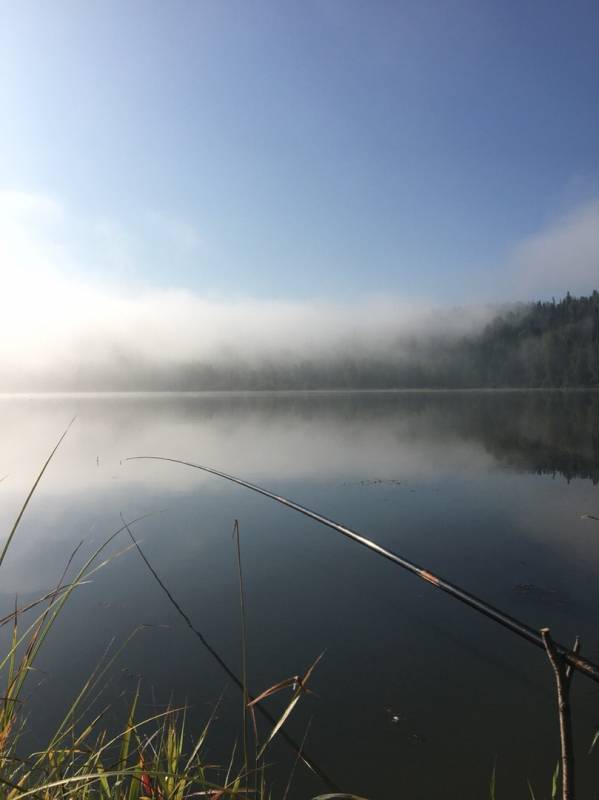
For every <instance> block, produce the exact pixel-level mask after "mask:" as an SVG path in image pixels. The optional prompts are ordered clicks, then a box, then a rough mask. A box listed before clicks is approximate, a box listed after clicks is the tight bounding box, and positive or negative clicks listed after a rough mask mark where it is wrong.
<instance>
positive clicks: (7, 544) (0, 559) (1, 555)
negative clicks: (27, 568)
mask: <svg viewBox="0 0 599 800" xmlns="http://www.w3.org/2000/svg"><path fill="white" fill-rule="evenodd" d="M75 419H76V417H73V419H72V420H71V421H70V422H69V424H68V425H67V427H66V428H65V430H64V432H63V434H62V436H61V437H60V439H59V440H58V441H57V442H56V444H55V445H54V448H53V450H52V452H51V453H50V455H49V456H48V458H47V459H46V461H45V463H44V466H43V467H42V468H41V470H40V472H39V475H38V476H37V478H36V479H35V481H34V482H33V486H32V487H31V489H30V490H29V494H28V495H27V497H26V498H25V502H24V503H23V505H22V506H21V510H20V511H19V513H18V514H17V518H16V519H15V522H14V525H13V526H12V528H11V531H10V533H9V534H8V538H7V539H6V542H5V543H4V547H3V548H2V552H1V553H0V566H2V562H3V561H4V558H5V556H6V553H7V551H8V548H9V547H10V543H11V542H12V540H13V536H14V535H15V533H16V531H17V528H18V527H19V523H20V522H21V520H22V518H23V514H24V513H25V511H26V509H27V506H28V505H29V501H30V500H31V498H32V497H33V494H34V492H35V490H36V489H37V487H38V484H39V482H40V481H41V479H42V478H43V476H44V472H45V471H46V470H47V468H48V466H49V464H50V462H51V461H52V459H53V458H54V455H55V453H56V451H57V450H58V448H59V447H60V445H61V444H62V441H63V439H64V438H65V436H66V435H67V433H68V432H69V429H70V427H71V425H72V424H73V423H74V422H75Z"/></svg>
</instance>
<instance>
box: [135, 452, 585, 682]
mask: <svg viewBox="0 0 599 800" xmlns="http://www.w3.org/2000/svg"><path fill="white" fill-rule="evenodd" d="M126 460H127V461H140V460H151V461H168V462H171V463H172V464H181V465H183V466H185V467H193V468H194V469H200V470H202V471H203V472H208V473H210V474H211V475H216V476H217V477H219V478H224V479H225V480H227V481H231V482H232V483H236V484H238V485H239V486H243V487H244V488H246V489H250V490H251V491H253V492H257V493H258V494H261V495H264V496H265V497H269V498H270V499H271V500H275V501H276V502H277V503H281V505H283V506H286V507H287V508H291V509H293V510H294V511H297V512H299V513H300V514H303V515H304V516H306V517H309V518H310V519H313V520H316V522H320V523H321V524H322V525H326V526H327V527H328V528H332V529H333V530H334V531H337V532H338V533H340V534H342V535H343V536H345V537H347V538H348V539H351V540H352V541H354V542H357V543H358V544H361V545H362V546H363V547H367V548H368V549H369V550H373V551H374V552H375V553H378V555H380V556H382V557H383V558H386V559H387V560H388V561H391V562H392V563H393V564H396V565H397V566H398V567H402V569H405V570H407V571H408V572H411V573H412V574H413V575H416V577H418V578H420V579H421V580H424V581H426V582H427V583H429V584H431V585H432V586H434V587H436V588H437V589H440V590H441V591H442V592H446V593H447V594H449V595H451V596H452V597H455V598H456V599H457V600H461V602H462V603H465V604H466V605H467V606H470V608H473V609H474V610H475V611H478V612H479V613H480V614H484V615H485V616H486V617H489V619H492V620H494V621H495V622H497V623H498V624H499V625H502V626H503V627H504V628H507V629H508V630H510V631H512V633H515V634H516V635H517V636H520V637H521V638H523V639H526V641H528V642H530V643H531V644H534V645H536V646H537V647H539V648H540V649H541V650H545V644H544V642H543V637H542V636H541V633H540V632H539V631H536V630H535V629H534V628H531V627H530V626H529V625H526V624H525V623H524V622H520V620H517V619H516V618H515V617H512V616H510V615H509V614H506V613H505V612H503V611H501V610H500V609H498V608H495V606H492V605H490V604H489V603H486V602H485V601H484V600H481V599H480V597H477V596H476V595H474V594H472V593H471V592H467V591H466V590H465V589H461V588H460V587H459V586H457V585H456V584H455V583H451V582H450V581H447V580H445V579H444V578H441V577H439V576H438V575H434V574H433V573H432V572H429V570H426V569H424V568H423V567H419V566H418V565H417V564H414V563H413V562H412V561H408V559H407V558H403V556H400V555H398V554H397V553H394V552H393V551H392V550H388V549H387V548H385V547H382V546H381V545H380V544H377V543H376V542H374V541H372V539H368V538H367V537H366V536H362V534H360V533H358V532H357V531H354V530H352V529H351V528H348V527H347V526H346V525H341V523H339V522H335V520H333V519H329V517H325V516H324V515H323V514H319V513H318V512H317V511H312V510H311V509H309V508H306V507H305V506H302V505H300V504H299V503H296V502H294V501H293V500H289V499H288V498H287V497H283V496H282V495H279V494H275V492H271V491H269V490H268V489H264V488H263V487H262V486H256V484H254V483H250V482H249V481H245V480H243V479H242V478H238V477H236V476H235V475H229V474H228V473H226V472H221V471H220V470H218V469H214V468H213V467H205V466H202V465H201V464H194V463H193V462H191V461H183V460H181V459H178V458H166V457H165V456H132V457H131V458H128V459H126ZM555 650H556V652H557V653H558V655H559V656H560V657H561V658H562V659H563V660H564V661H565V662H566V663H567V664H569V665H570V666H571V667H572V668H573V669H575V670H578V672H581V673H582V674H583V675H586V676H587V677H588V678H591V680H594V681H595V682H597V683H599V665H597V664H594V663H593V662H592V661H589V660H588V659H586V658H583V657H582V656H580V655H579V654H578V653H575V652H574V651H573V650H570V649H569V648H567V647H564V646H563V645H561V644H558V643H557V642H556V643H555Z"/></svg>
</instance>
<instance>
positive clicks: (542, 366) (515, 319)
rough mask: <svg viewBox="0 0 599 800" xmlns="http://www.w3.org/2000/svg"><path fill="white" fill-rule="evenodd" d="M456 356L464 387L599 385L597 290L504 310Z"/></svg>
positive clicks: (457, 367) (598, 306) (463, 345)
mask: <svg viewBox="0 0 599 800" xmlns="http://www.w3.org/2000/svg"><path fill="white" fill-rule="evenodd" d="M455 358H456V363H455V368H456V370H457V374H456V378H457V379H458V380H459V381H460V383H461V384H462V385H465V386H476V385H478V386H489V387H492V386H506V387H509V386H519V387H556V388H559V387H562V386H599V292H597V291H594V292H593V293H592V295H590V296H589V297H578V298H574V297H571V296H570V294H567V295H566V297H565V298H564V299H563V300H561V301H559V302H555V301H552V302H549V303H540V302H539V303H534V304H532V305H526V306H524V307H522V308H520V309H517V310H513V311H510V312H508V313H505V314H502V315H500V316H498V317H497V318H496V319H494V320H493V322H492V323H491V324H489V325H488V326H487V327H486V328H485V330H484V331H483V333H482V334H481V335H479V336H477V337H474V338H472V339H470V340H465V341H464V342H462V343H460V344H459V345H458V346H457V347H456V352H455ZM448 377H449V376H448Z"/></svg>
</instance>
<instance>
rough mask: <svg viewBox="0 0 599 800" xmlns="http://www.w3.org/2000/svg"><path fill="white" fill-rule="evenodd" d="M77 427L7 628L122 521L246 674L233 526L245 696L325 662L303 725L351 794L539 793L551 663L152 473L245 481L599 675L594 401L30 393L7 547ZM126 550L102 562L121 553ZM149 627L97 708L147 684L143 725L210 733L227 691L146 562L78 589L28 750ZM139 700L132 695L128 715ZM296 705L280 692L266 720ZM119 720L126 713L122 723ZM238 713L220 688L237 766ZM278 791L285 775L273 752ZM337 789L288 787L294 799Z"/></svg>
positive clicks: (188, 479)
mask: <svg viewBox="0 0 599 800" xmlns="http://www.w3.org/2000/svg"><path fill="white" fill-rule="evenodd" d="M73 414H77V420H76V422H75V424H74V426H73V428H72V430H71V432H70V433H69V436H68V438H67V440H66V441H65V443H64V446H63V447H62V448H61V450H60V451H59V454H58V455H57V457H56V460H55V461H54V462H53V463H52V465H51V467H50V469H49V470H48V472H47V475H46V476H45V477H44V479H43V482H42V484H41V485H40V488H39V490H38V492H37V493H36V495H35V497H34V500H33V502H32V504H31V506H30V508H29V510H28V512H27V514H26V516H25V518H24V520H23V523H22V525H21V527H20V529H19V531H18V535H17V538H16V539H15V543H14V546H13V547H12V549H11V550H10V551H9V555H8V557H7V560H6V562H5V564H4V567H3V569H2V573H3V574H2V583H1V587H0V592H1V596H0V601H1V602H2V609H0V611H2V613H6V611H8V610H9V609H10V607H11V606H12V605H13V603H14V595H15V593H18V595H19V597H20V599H21V601H22V602H25V601H26V600H27V599H29V598H33V597H35V596H37V595H38V594H40V593H43V592H44V591H45V590H47V589H48V588H50V587H51V586H52V585H53V584H54V583H55V582H56V580H57V578H58V576H59V575H60V573H61V571H62V569H63V567H64V564H65V562H66V560H67V558H68V556H69V554H70V553H71V551H72V549H73V547H74V546H75V545H76V544H77V543H78V542H79V541H80V540H83V542H84V543H83V546H82V548H81V551H80V552H79V554H78V560H79V561H81V560H82V559H83V558H84V556H85V555H86V554H89V553H90V552H92V551H93V549H94V548H95V547H96V546H97V545H98V544H100V543H101V542H102V541H103V540H104V539H105V538H107V536H108V535H109V534H110V533H111V532H113V531H114V530H116V529H117V528H118V527H119V526H120V516H119V515H120V514H121V513H122V514H123V515H124V516H125V517H126V518H128V519H132V518H134V517H137V516H139V515H141V514H146V513H148V512H162V513H157V514H155V515H154V516H152V517H151V518H149V519H147V520H145V521H144V522H142V523H140V524H139V525H138V526H136V531H137V534H138V536H139V539H140V541H141V542H142V546H143V548H144V550H145V552H146V554H147V556H148V558H149V559H150V560H151V562H152V563H153V564H154V566H155V567H156V569H157V570H158V571H159V573H160V575H161V577H162V579H163V580H164V582H165V583H166V584H167V585H168V587H169V588H170V589H171V591H172V592H173V594H174V595H175V596H176V598H177V600H178V601H179V602H180V604H181V605H182V606H183V607H184V608H185V610H186V611H187V612H188V613H189V615H190V617H192V619H193V621H194V624H195V625H196V627H198V628H199V629H200V630H201V631H202V633H203V634H204V636H205V637H206V639H207V640H208V641H209V642H210V644H211V645H212V646H213V647H214V648H215V649H217V650H218V652H219V653H220V654H221V656H222V657H223V658H224V659H225V660H227V661H228V662H229V663H230V664H231V666H232V667H233V668H234V669H235V670H239V663H240V620H239V596H238V586H237V573H236V565H235V553H234V546H233V541H232V537H231V531H232V526H233V521H234V520H235V519H238V520H239V523H240V530H241V548H242V559H243V570H244V576H245V583H246V595H247V596H246V603H247V627H248V639H249V645H248V649H249V652H248V662H249V682H250V685H251V688H252V690H254V691H261V690H263V689H264V688H266V687H268V686H270V685H271V684H273V683H275V682H276V681H279V680H281V679H282V678H285V677H287V676H289V675H291V674H295V673H298V672H302V671H303V670H304V669H305V668H306V667H307V666H308V665H309V664H310V663H311V661H312V660H314V658H315V657H316V656H317V655H318V654H319V653H321V652H322V651H323V650H324V651H326V653H325V656H324V658H323V660H322V661H321V663H320V664H319V666H318V668H317V670H316V672H315V675H314V678H313V688H314V689H315V691H316V692H317V696H310V697H308V698H306V699H305V701H304V702H303V703H301V704H300V705H299V706H298V708H297V710H296V712H294V715H293V716H292V718H291V720H290V722H289V730H290V732H291V733H293V734H294V735H295V736H296V737H297V738H300V739H301V737H302V735H303V732H304V730H305V728H306V725H307V723H308V721H309V720H310V718H312V725H311V730H310V734H309V739H308V745H307V749H308V750H309V752H310V753H311V755H312V756H313V757H314V758H315V759H316V760H318V761H319V762H320V763H321V765H322V766H323V767H324V768H325V769H326V770H327V771H328V772H329V773H330V774H331V775H332V776H333V777H334V778H335V779H336V781H337V782H338V783H340V784H342V786H343V787H344V788H347V789H351V790H352V791H355V792H357V793H358V794H363V795H364V796H366V797H369V798H372V800H374V799H375V798H379V799H381V798H388V797H409V798H411V799H412V800H415V799H416V798H431V797H439V798H440V797H443V798H470V797H486V796H488V783H489V777H490V774H491V771H492V768H493V764H494V763H495V762H496V764H497V782H498V796H501V797H510V798H516V797H522V798H525V797H527V796H528V795H527V788H526V780H527V778H529V779H530V780H531V782H532V784H533V786H535V787H538V793H539V795H540V796H545V795H547V794H548V793H549V784H550V778H551V772H552V769H553V766H554V764H555V760H556V757H557V753H558V741H557V723H556V719H555V714H554V708H553V703H554V700H553V695H552V684H551V674H550V671H549V667H548V665H547V664H546V662H545V657H544V656H543V654H542V653H541V652H540V651H537V650H536V649H535V648H532V647H531V646H529V645H527V644H526V643H524V642H521V641H519V640H518V639H516V638H515V637H513V635H511V634H509V633H508V632H506V631H504V630H503V629H501V628H499V627H498V626H496V625H494V624H493V623H491V622H489V621H488V620H486V619H484V618H481V617H479V616H478V615H476V614H475V613H474V612H472V611H471V610H469V609H467V608H465V607H461V605H460V604H459V603H457V602H456V601H453V600H452V599H450V598H448V597H446V596H444V595H442V594H441V593H439V592H436V591H434V590H433V589H432V588H431V587H429V586H427V585H425V584H423V583H422V582H420V581H418V580H417V579H415V578H414V577H413V576H411V575H409V574H406V573H404V572H402V571H401V570H399V569H398V568H397V567H394V566H393V565H391V564H389V563H387V562H386V561H384V560H383V559H381V558H379V557H377V556H375V555H374V554H373V553H370V552H368V551H365V550H364V549H362V548H360V547H358V546H356V545H355V544H352V543H350V542H348V541H347V540H345V539H343V538H342V537H340V536H338V535H337V534H334V533H333V532H332V531H330V530H328V529H326V528H323V527H320V526H318V525H317V524H316V523H314V522H312V521H310V520H308V519H305V518H303V517H301V516H300V515H297V514H294V513H293V512H291V511H289V510H285V509H284V508H282V507H280V506H277V505H276V504H274V503H272V502H270V501H268V500H266V499H264V498H261V497H259V496H256V495H254V494H252V493H250V492H248V491H247V490H244V489H242V488H239V487H235V486H233V485H230V484H227V483H226V482H224V481H222V480H219V479H217V478H214V477H210V476H208V475H205V474H203V473H201V472H199V471H197V470H192V469H188V468H185V467H181V466H177V465H174V464H167V463H159V462H150V461H133V462H130V461H126V460H125V459H126V458H127V457H129V456H136V455H161V456H168V457H174V458H181V459H187V460H192V461H197V462H200V463H204V464H209V465H212V466H215V467H216V468H220V469H222V470H224V471H228V472H233V473H236V474H238V475H241V476H243V477H245V478H247V479H248V480H251V481H254V482H256V483H260V484H262V485H264V486H267V487H269V488H271V489H273V490H274V491H276V492H279V493H281V494H284V495H287V496H289V497H291V498H293V499H295V500H297V501H298V502H300V503H303V504H305V505H307V506H309V507H311V508H314V509H317V510H319V511H321V512H322V513H323V514H325V515H328V516H331V517H333V518H335V519H338V520H340V521H342V522H345V523H347V524H349V525H351V526H353V527H354V528H357V529H358V530H360V531H362V532H364V533H365V534H366V535H368V536H370V537H372V538H374V539H376V540H377V541H378V542H380V543H381V544H383V545H385V546H387V547H390V548H392V549H394V550H396V551H397V552H399V553H401V554H402V555H405V556H406V557H407V558H409V559H412V560H414V561H416V562H417V563H419V564H422V565H425V566H427V567H428V568H429V569H431V570H433V571H436V572H438V573H440V574H441V575H443V576H445V577H448V578H450V579H452V580H453V581H455V582H457V583H459V584H461V585H463V586H464V587H465V588H467V589H469V590H471V591H474V592H476V593H479V594H480V595H482V596H483V597H484V598H485V599H487V600H488V601H489V602H491V603H493V604H495V605H498V606H499V607H501V608H503V609H505V610H506V611H508V612H510V613H512V614H514V615H515V616H518V617H519V618H521V619H523V620H524V621H526V622H528V623H529V624H531V625H533V626H539V627H540V626H542V625H549V626H550V627H551V629H552V631H553V633H554V635H555V637H556V638H559V639H560V640H561V641H563V642H571V641H572V640H573V638H574V636H575V634H577V633H578V634H580V635H581V637H582V641H583V649H584V651H585V652H586V654H587V655H588V656H589V657H590V658H594V659H596V660H599V581H598V580H597V578H598V577H599V523H597V522H592V521H589V520H585V519H582V518H581V515H583V514H585V513H587V514H588V513H590V514H595V515H596V516H599V494H598V489H597V482H598V481H599V396H598V395H597V394H592V393H585V392H572V393H561V392H548V393H543V392H534V393H525V392H505V393H489V392H487V393H368V394H364V393H306V394H245V395H244V394H198V395H160V394H157V395H156V394H155V395H105V396H97V395H95V396H93V395H88V396H30V397H29V396H28V397H3V398H2V399H1V400H0V429H1V437H0V441H1V442H2V449H1V451H0V478H2V476H4V475H6V477H5V479H4V480H3V481H2V483H0V522H1V524H2V529H3V530H4V531H8V530H9V528H10V525H11V523H12V521H13V519H14V516H15V514H16V512H17V510H18V508H19V506H20V503H21V502H22V500H23V498H24V496H25V494H26V492H27V491H28V489H29V487H30V485H31V482H32V478H33V477H34V475H35V474H36V471H37V470H38V469H39V466H40V465H41V463H42V462H43V460H44V458H45V457H46V455H47V453H48V451H49V450H50V449H51V446H52V445H53V443H54V442H55V440H56V439H57V437H58V435H59V434H60V432H61V431H62V430H63V429H64V427H65V425H66V423H67V422H68V420H69V419H70V417H71V416H73ZM127 544H128V540H127V538H126V535H125V536H123V537H121V538H120V540H119V541H118V542H116V541H115V543H114V547H113V548H112V552H116V551H118V550H120V549H122V548H123V547H126V545H127ZM140 624H143V625H144V626H145V627H144V628H143V629H142V630H140V631H139V632H138V633H137V634H136V635H135V636H134V638H133V639H132V641H131V642H130V643H129V644H128V645H127V647H126V648H125V649H124V651H123V653H122V654H121V655H120V656H119V658H118V660H117V662H116V664H115V666H114V669H113V670H112V672H111V674H110V676H109V680H108V682H107V685H106V687H105V688H104V695H103V697H104V699H105V700H106V699H114V698H116V704H117V706H118V707H121V706H122V707H124V706H125V704H126V702H127V697H128V696H129V695H130V694H131V692H132V691H133V690H134V688H135V685H136V682H137V680H138V676H141V678H142V681H143V686H144V692H145V694H144V705H145V709H146V711H147V712H148V714H150V713H151V712H152V710H154V709H155V708H156V707H157V706H160V705H161V704H162V703H166V702H168V700H169V698H170V697H171V696H173V697H174V700H175V702H188V703H189V704H190V705H191V706H192V712H191V714H190V723H191V724H192V725H193V726H194V727H197V728H198V729H199V727H200V726H201V725H203V724H204V722H205V720H206V718H207V716H208V714H209V713H210V710H211V709H212V707H213V704H214V702H215V699H216V698H217V697H218V696H219V695H220V693H221V692H222V691H223V689H224V688H225V687H226V686H227V684H228V683H230V682H229V681H228V680H227V677H226V675H224V674H223V672H222V671H221V670H220V668H219V667H218V665H216V664H215V662H214V660H213V659H212V658H211V656H210V654H209V653H208V652H207V651H206V650H205V649H204V648H203V647H202V645H201V643H200V642H199V641H198V640H197V639H195V638H194V637H193V635H192V634H191V633H190V631H189V630H188V628H186V626H185V624H184V623H183V621H182V620H181V618H180V617H179V616H177V614H176V612H175V611H174V610H173V608H172V606H170V605H169V603H168V602H167V601H166V599H165V597H164V595H163V594H162V593H161V591H160V589H159V587H158V586H157V585H156V583H155V582H154V581H153V579H152V577H151V575H150V574H149V573H148V570H147V568H146V567H145V565H144V564H143V562H142V561H141V560H140V558H139V556H138V554H137V553H136V552H135V551H129V552H126V553H125V554H123V555H121V556H120V557H118V558H116V559H115V560H113V561H112V562H111V563H110V564H108V565H107V566H106V567H105V568H104V569H102V570H101V571H100V572H98V573H97V574H96V575H95V576H94V581H93V583H92V584H91V585H88V586H85V587H82V588H81V589H79V590H78V591H77V594H76V597H75V598H74V599H73V601H72V602H71V603H70V605H69V607H68V610H67V612H66V613H65V615H64V616H63V617H62V618H61V619H60V621H59V623H58V625H57V627H56V628H55V630H54V631H53V633H52V636H51V637H50V639H49V640H48V643H47V645H46V646H45V649H44V651H43V655H42V658H41V660H40V662H39V667H40V672H39V673H37V675H35V676H33V679H32V683H31V690H32V699H31V701H30V729H31V738H32V741H33V740H35V738H36V737H40V736H43V735H45V734H47V733H48V731H50V730H52V729H53V726H55V725H56V724H57V723H58V722H59V721H60V719H62V713H61V712H63V710H64V707H65V703H66V702H67V700H68V699H70V698H72V697H73V696H74V693H75V692H76V690H77V688H78V687H79V686H80V684H81V683H82V682H83V681H84V679H85V678H86V677H87V675H88V674H89V672H90V671H91V669H92V667H93V665H94V664H95V663H96V662H97V660H98V658H99V657H100V656H101V654H102V653H103V652H104V650H105V648H106V646H107V645H108V643H109V642H110V641H111V640H112V639H113V638H114V639H115V645H114V646H115V647H116V646H118V645H119V644H120V643H122V642H123V641H124V640H125V639H126V638H127V636H128V635H129V634H130V633H131V632H132V631H133V630H135V629H136V628H137V627H138V626H139V625H140ZM574 683H575V686H574V695H575V714H576V717H575V735H576V743H577V750H578V753H579V756H578V760H579V770H580V776H579V778H580V789H581V791H582V792H584V796H587V797H591V796H595V794H594V792H596V790H597V788H598V787H599V754H593V755H591V756H588V755H587V751H588V746H589V744H590V741H591V738H592V734H593V731H594V729H595V726H597V725H598V724H599V696H598V695H599V693H598V688H599V687H595V685H594V684H592V683H590V682H588V681H587V680H586V679H584V678H582V677H578V678H577V679H576V680H575V682H574ZM121 695H123V697H122V699H119V698H120V696H121ZM285 700H286V698H283V697H279V698H273V699H272V701H271V703H270V707H271V710H272V711H273V713H276V712H277V711H280V710H281V708H282V704H283V703H284V702H285ZM119 704H121V705H120V706H119ZM239 718H240V698H239V696H238V693H237V690H236V689H235V687H233V686H231V685H229V686H228V688H227V690H226V695H225V700H224V702H223V706H222V712H221V714H220V716H219V719H218V721H217V723H216V726H215V733H214V738H213V740H212V742H211V751H210V754H209V755H210V757H211V758H214V759H216V760H218V759H220V758H224V753H225V751H226V748H228V747H229V745H230V743H231V740H232V738H233V736H234V734H233V731H236V730H238V728H239ZM271 760H272V761H273V762H275V764H274V766H273V769H272V779H273V781H274V782H275V787H276V786H279V787H281V786H282V785H284V783H285V781H286V776H287V774H288V771H289V769H290V768H291V765H292V761H293V757H292V755H291V754H290V753H289V752H288V750H287V749H286V748H285V746H284V745H282V744H280V745H278V746H275V747H273V749H272V751H271ZM323 790H324V787H322V786H321V784H320V783H319V782H318V780H316V779H315V778H314V777H312V776H311V775H309V774H308V773H307V772H306V771H305V770H303V769H301V768H298V771H297V775H296V781H295V794H292V796H294V797H297V798H301V797H304V798H308V797H311V796H313V795H314V794H317V793H318V792H319V791H323Z"/></svg>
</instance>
